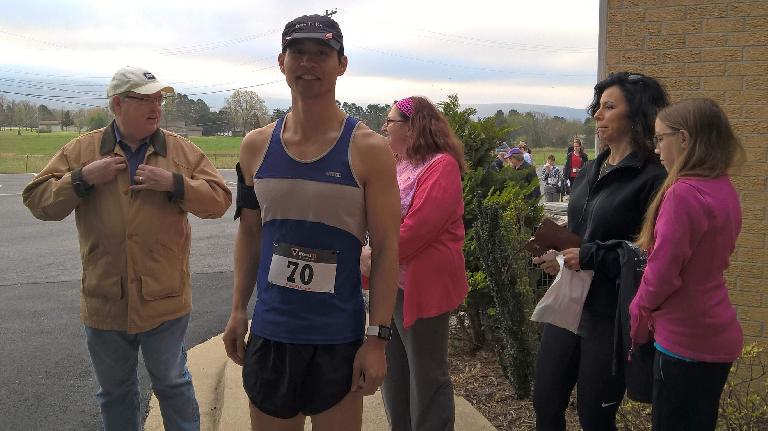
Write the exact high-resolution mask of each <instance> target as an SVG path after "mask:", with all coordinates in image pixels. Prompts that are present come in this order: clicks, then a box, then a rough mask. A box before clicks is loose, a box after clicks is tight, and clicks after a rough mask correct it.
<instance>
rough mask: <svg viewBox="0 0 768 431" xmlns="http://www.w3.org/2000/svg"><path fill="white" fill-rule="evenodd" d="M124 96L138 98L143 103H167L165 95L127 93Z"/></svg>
mask: <svg viewBox="0 0 768 431" xmlns="http://www.w3.org/2000/svg"><path fill="white" fill-rule="evenodd" d="M123 97H125V98H126V99H133V100H138V101H139V103H143V104H144V105H160V106H163V105H165V99H166V97H165V96H160V97H138V96H132V95H130V94H126V95H125V96H123Z"/></svg>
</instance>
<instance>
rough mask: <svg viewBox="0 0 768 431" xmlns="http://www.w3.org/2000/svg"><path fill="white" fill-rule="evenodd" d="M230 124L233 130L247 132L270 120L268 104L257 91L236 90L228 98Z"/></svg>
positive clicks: (227, 108)
mask: <svg viewBox="0 0 768 431" xmlns="http://www.w3.org/2000/svg"><path fill="white" fill-rule="evenodd" d="M225 107H226V110H227V113H228V114H229V118H228V119H229V124H230V126H231V127H232V129H233V132H242V133H243V134H245V133H247V132H248V131H250V130H253V129H255V128H258V127H261V126H263V125H265V124H267V122H269V119H270V115H269V111H268V110H267V105H266V104H265V103H264V99H262V98H261V97H260V96H259V95H258V94H256V92H254V91H248V90H235V91H234V92H233V93H232V95H231V96H229V97H228V98H227V100H226V106H225Z"/></svg>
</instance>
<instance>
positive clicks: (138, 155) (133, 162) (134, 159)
mask: <svg viewBox="0 0 768 431" xmlns="http://www.w3.org/2000/svg"><path fill="white" fill-rule="evenodd" d="M113 128H114V130H115V140H116V141H117V144H118V145H120V148H122V149H123V153H125V159H126V161H128V171H129V172H130V174H131V185H134V184H136V182H135V181H134V177H135V176H136V170H137V169H138V168H139V165H140V164H142V163H144V157H146V155H147V148H149V136H147V138H146V139H144V142H142V143H141V145H139V148H137V149H136V151H133V150H132V149H131V147H130V146H129V145H128V144H126V143H125V142H123V137H122V136H121V135H120V129H118V127H117V122H115V123H113Z"/></svg>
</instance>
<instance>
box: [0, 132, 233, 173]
mask: <svg viewBox="0 0 768 431" xmlns="http://www.w3.org/2000/svg"><path fill="white" fill-rule="evenodd" d="M77 136H78V134H77V132H53V133H39V134H38V133H37V132H30V131H28V130H22V132H21V135H19V134H18V133H17V131H16V130H15V129H14V130H3V131H0V173H17V172H39V171H40V169H42V168H43V167H45V164H46V163H48V159H50V158H51V156H52V155H54V154H56V152H57V151H58V150H59V148H61V147H62V146H64V144H66V143H67V142H69V141H70V140H72V139H73V138H76V137H77ZM242 139H243V138H241V137H236V136H235V137H232V136H201V137H192V138H191V140H192V142H194V143H195V144H196V145H197V146H199V147H200V148H201V149H202V150H203V151H205V153H206V154H207V155H208V157H209V158H210V159H211V161H213V163H214V164H215V165H216V166H217V167H219V168H234V166H235V163H236V162H237V155H238V154H239V153H240V142H241V141H242Z"/></svg>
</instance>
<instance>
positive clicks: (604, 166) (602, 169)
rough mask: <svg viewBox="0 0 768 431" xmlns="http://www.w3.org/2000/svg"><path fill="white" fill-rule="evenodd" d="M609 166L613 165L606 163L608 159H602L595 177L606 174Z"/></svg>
mask: <svg viewBox="0 0 768 431" xmlns="http://www.w3.org/2000/svg"><path fill="white" fill-rule="evenodd" d="M611 168H613V165H609V164H608V159H605V160H603V164H602V165H600V173H599V174H598V176H597V178H602V177H603V175H605V174H607V173H608V171H609V170H610V169H611Z"/></svg>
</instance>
